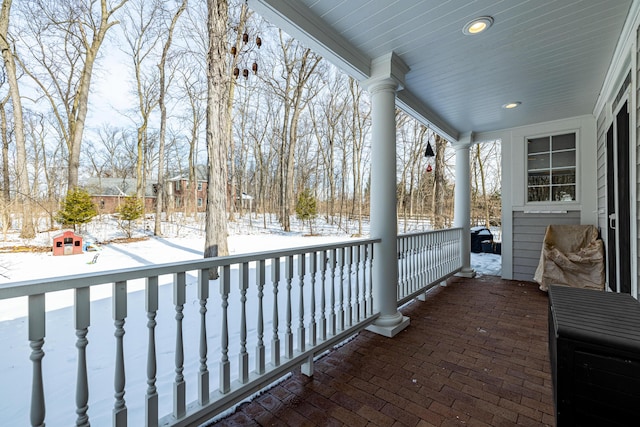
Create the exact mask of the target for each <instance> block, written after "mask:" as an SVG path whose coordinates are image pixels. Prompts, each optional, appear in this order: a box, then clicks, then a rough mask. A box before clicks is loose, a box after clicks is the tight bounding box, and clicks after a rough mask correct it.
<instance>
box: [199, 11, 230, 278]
mask: <svg viewBox="0 0 640 427" xmlns="http://www.w3.org/2000/svg"><path fill="white" fill-rule="evenodd" d="M207 10H208V16H207V31H208V36H209V50H208V52H207V118H206V123H207V126H206V128H207V138H206V139H207V154H208V160H209V161H208V172H207V178H208V180H207V181H208V182H207V184H208V185H207V211H206V220H205V243H204V256H205V258H208V257H215V256H223V255H227V254H228V253H229V249H228V246H227V218H226V215H225V211H226V205H227V197H226V195H227V188H226V187H227V185H226V184H227V174H226V158H227V151H226V149H227V146H228V143H229V141H228V135H229V134H228V132H227V123H228V122H229V110H228V109H227V108H226V105H227V96H228V95H229V92H228V86H227V85H228V80H229V76H228V72H227V68H226V57H227V19H228V4H227V1H226V0H207ZM209 277H210V278H211V279H216V278H217V277H218V272H217V269H211V270H210V271H209Z"/></svg>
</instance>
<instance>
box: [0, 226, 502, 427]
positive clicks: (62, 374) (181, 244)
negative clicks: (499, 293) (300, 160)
mask: <svg viewBox="0 0 640 427" xmlns="http://www.w3.org/2000/svg"><path fill="white" fill-rule="evenodd" d="M274 221H275V220H273V219H271V218H270V219H269V221H267V227H266V228H265V227H264V222H263V219H262V217H259V218H252V219H251V221H249V220H248V218H247V217H246V216H245V217H244V218H243V219H242V220H241V221H238V222H237V223H232V224H231V225H230V237H229V247H230V252H231V253H232V254H237V253H250V252H261V251H266V250H274V249H281V248H289V247H297V246H309V245H316V244H323V243H330V242H335V241H340V240H345V239H349V238H351V237H350V236H351V235H352V234H353V233H354V232H355V231H356V230H357V228H356V226H355V224H353V223H351V224H343V225H342V227H337V226H336V225H324V224H321V225H320V224H317V226H316V227H314V232H316V233H320V235H317V236H315V235H314V236H307V235H306V234H305V233H306V232H308V231H307V229H306V228H303V227H302V225H301V224H295V225H294V226H295V227H296V229H297V231H293V232H290V233H284V232H282V231H281V230H280V229H279V226H278V225H277V224H276V223H275V222H274ZM148 226H152V224H149V225H148ZM171 227H173V228H171ZM171 227H169V226H167V232H166V234H167V235H171V236H174V237H163V238H154V237H150V238H148V239H145V240H140V241H136V242H132V243H110V244H106V245H101V246H100V250H99V251H98V252H86V253H83V254H80V255H73V256H55V257H54V256H52V254H51V252H40V253H27V252H20V253H0V286H2V284H3V283H12V282H16V281H22V280H31V279H39V278H46V277H54V276H64V275H72V274H79V273H90V272H98V271H105V270H114V269H120V268H127V267H135V266H142V265H149V264H161V263H166V262H175V261H183V260H191V259H201V258H202V249H203V247H204V238H203V237H202V236H201V234H202V231H201V230H200V229H199V227H198V226H186V225H181V226H179V227H177V226H175V225H174V226H171ZM145 228H148V227H143V228H142V231H144V229H145ZM418 230H420V226H419V225H416V228H415V230H414V231H418ZM363 231H364V233H368V229H367V227H366V226H365V227H364V230H363ZM43 234H44V235H41V236H39V238H38V239H37V240H36V241H31V242H22V241H20V240H19V239H17V238H16V237H13V238H12V239H8V240H7V241H5V242H4V243H3V244H4V246H12V245H19V244H27V243H29V244H33V245H43V246H46V245H49V244H50V242H51V237H52V236H53V235H55V234H57V233H56V232H52V233H43ZM86 234H87V235H89V236H91V237H92V238H93V239H94V240H96V241H107V240H111V239H113V238H115V237H118V231H117V229H114V228H113V227H111V226H110V225H109V222H108V220H105V221H104V222H97V223H95V224H92V225H90V226H89V227H87V230H86ZM96 254H98V258H97V261H96V262H95V263H90V261H92V260H93V258H94V257H95V255H96ZM500 262H501V261H500V256H499V255H492V254H472V255H471V264H472V267H473V268H474V269H475V270H476V271H477V272H478V274H488V275H500V272H501V265H500ZM190 284H191V285H192V286H190ZM190 284H189V283H188V285H187V302H188V304H189V305H191V306H193V307H192V308H193V309H194V310H195V309H197V296H196V295H195V289H196V286H194V285H193V282H192V283H190ZM103 288H104V289H102V290H100V289H96V290H95V291H94V290H93V289H92V301H94V302H93V303H92V307H91V312H92V324H91V327H90V332H89V342H90V345H89V346H88V347H87V356H88V360H89V363H90V365H89V370H90V391H89V394H90V402H89V415H90V419H91V423H92V425H96V426H103V425H109V424H110V423H111V421H110V417H111V409H112V406H113V369H112V367H111V364H112V361H113V357H114V354H113V353H114V351H115V350H114V347H113V340H110V339H106V340H100V339H98V337H99V338H102V337H110V336H113V322H112V321H111V316H110V310H111V303H110V300H108V299H105V298H106V297H107V296H109V295H110V287H108V286H106V287H103ZM160 288H161V289H160V299H161V308H160V310H159V312H158V319H157V320H158V324H159V325H161V324H162V323H163V322H166V323H165V324H172V322H173V320H172V316H173V315H174V313H175V312H174V311H173V309H172V306H171V299H172V298H171V286H161V287H160ZM143 297H144V292H139V291H138V292H131V293H130V297H129V305H130V306H131V307H136V306H137V307H144V299H143ZM162 301H165V302H164V305H165V308H166V310H163V309H162V308H163V302H162ZM72 303H73V294H72V293H71V292H70V291H64V292H58V293H55V294H49V295H47V300H46V310H47V323H48V328H47V337H46V339H45V347H44V350H45V358H44V360H43V367H44V378H45V394H46V396H45V398H46V402H47V419H46V422H47V426H69V425H72V424H74V423H75V407H74V404H75V402H74V398H73V396H74V394H75V370H76V349H75V340H76V337H75V333H74V332H73V331H74V328H73V311H72V309H71V306H72ZM186 310H187V308H185V311H186ZM26 312H27V305H26V298H18V299H12V300H0V337H1V340H2V344H1V347H0V375H2V378H3V381H2V382H0V425H1V426H22V425H29V422H28V414H29V402H30V383H31V362H30V360H29V354H30V351H31V349H30V347H29V343H28V341H27V322H26V317H25V316H26ZM144 314H145V313H144V310H143V309H141V310H137V311H136V310H133V309H132V310H130V318H128V319H127V323H128V324H131V325H133V324H139V325H142V327H140V328H138V329H136V328H133V327H132V326H129V327H128V328H127V329H126V331H127V332H126V335H125V346H126V349H127V350H126V351H128V352H131V354H139V355H140V357H139V358H133V359H131V358H129V357H128V358H127V363H128V365H127V366H126V369H127V395H126V396H125V399H126V400H127V406H128V407H129V417H130V419H129V425H135V426H138V425H143V424H144V408H143V406H142V405H143V400H144V399H135V398H134V397H135V396H144V393H145V390H146V381H145V380H146V376H145V375H146V374H145V372H146V365H145V364H146V358H145V357H146V356H145V355H146V328H145V327H144V325H146V320H145V318H144ZM137 317H140V318H139V319H138V318H137ZM94 318H95V319H104V320H102V321H97V320H96V321H94V320H93V319H94ZM197 319H198V318H197V316H195V315H193V316H185V325H184V329H185V346H186V347H187V350H189V349H190V350H191V352H194V351H196V350H195V349H196V348H197V341H198V336H197V331H198V325H197ZM190 322H191V323H190ZM53 325H55V327H52V326H53ZM70 331H71V333H70ZM173 340H174V335H172V334H167V336H166V337H163V336H161V335H160V334H159V335H158V343H157V348H158V349H160V350H161V351H160V354H159V355H158V388H159V390H160V392H161V393H163V394H164V396H165V397H161V401H160V407H161V411H160V413H161V414H165V413H168V412H170V411H171V405H172V402H171V398H170V396H171V391H170V385H171V382H172V381H173V377H174V375H175V373H174V371H173V369H174V366H173V363H174V361H173V353H172V351H171V350H172V349H173V346H174V345H175V344H174V342H173ZM136 346H139V347H140V349H139V352H136V351H135V350H133V349H134V348H136ZM163 349H165V350H166V349H171V350H169V351H165V350H163ZM197 368H198V367H197V366H196V363H195V361H194V362H192V363H191V364H187V365H186V366H185V377H189V375H195V372H196V371H197ZM16 385H19V386H17V387H16ZM191 385H192V386H191V387H190V388H188V396H187V397H188V399H187V400H188V401H191V400H194V399H195V398H196V394H195V393H196V390H195V387H193V382H191ZM161 396H162V395H161ZM166 396H169V398H168V399H167V397H166Z"/></svg>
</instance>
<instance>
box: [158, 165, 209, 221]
mask: <svg viewBox="0 0 640 427" xmlns="http://www.w3.org/2000/svg"><path fill="white" fill-rule="evenodd" d="M165 194H166V195H167V198H166V200H167V203H169V204H170V206H171V209H172V210H183V209H184V208H185V207H187V206H188V204H189V201H190V200H191V201H192V203H193V206H195V208H196V211H197V212H205V211H206V208H207V203H206V202H207V168H206V166H198V167H196V182H195V186H194V188H193V189H189V175H188V174H181V175H177V176H175V177H173V178H170V179H168V180H167V184H166V186H165Z"/></svg>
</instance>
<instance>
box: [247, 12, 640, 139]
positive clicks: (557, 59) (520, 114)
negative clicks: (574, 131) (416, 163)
mask: <svg viewBox="0 0 640 427" xmlns="http://www.w3.org/2000/svg"><path fill="white" fill-rule="evenodd" d="M632 2H633V0H616V1H602V0H518V1H513V0H498V1H496V0H493V1H491V0H476V1H459V0H250V1H249V4H250V7H252V8H253V9H254V10H256V12H258V13H259V14H260V15H262V16H263V17H264V18H266V19H267V20H269V21H270V22H272V23H273V24H274V25H276V26H278V27H280V28H282V29H283V30H284V31H285V32H287V33H288V34H290V35H291V36H293V37H295V38H297V39H299V40H300V41H302V42H303V43H305V44H306V45H307V46H308V47H310V48H312V49H313V50H314V51H316V52H317V53H319V54H321V55H323V56H324V57H325V58H326V59H328V60H329V61H330V62H332V63H334V64H335V65H337V66H338V67H340V68H341V69H343V70H344V71H346V72H347V73H349V74H350V75H352V76H354V77H356V78H357V79H359V80H362V79H365V78H367V77H368V76H369V73H370V65H371V60H372V59H374V58H377V57H380V56H382V55H385V54H387V53H389V52H392V51H393V52H395V53H396V54H397V55H398V56H399V57H400V58H401V59H402V60H403V61H404V62H405V63H406V64H407V65H408V66H409V67H410V71H409V73H408V74H407V75H406V85H405V89H404V90H402V91H401V92H399V94H398V103H399V106H400V107H402V108H404V109H405V110H407V111H408V112H410V113H412V114H413V115H414V116H416V117H418V118H420V117H421V118H423V119H426V121H428V122H429V123H431V125H432V126H433V127H434V128H436V129H438V130H439V131H440V132H441V133H443V134H444V135H445V136H447V137H448V138H449V139H451V140H456V139H458V138H459V137H460V135H464V134H467V133H469V132H486V131H492V130H498V129H505V128H510V127H515V126H522V125H527V124H532V123H538V122H543V121H548V120H554V119H560V118H566V117H574V116H579V115H584V114H591V113H593V110H594V106H595V104H596V101H597V98H598V94H599V93H600V90H601V88H602V84H603V81H604V79H605V74H606V72H607V69H608V67H609V64H610V62H611V59H612V57H613V52H614V50H615V47H616V43H617V41H618V38H619V36H620V34H621V32H622V28H623V26H624V22H625V19H626V17H627V14H628V13H629V10H630V5H631V3H632ZM483 15H488V16H491V17H493V18H494V21H495V22H494V24H493V26H492V27H491V28H490V29H489V30H488V31H486V32H485V33H483V34H480V35H476V36H466V35H464V34H463V33H462V28H463V26H464V25H465V24H466V23H467V22H469V21H470V20H472V19H473V18H476V17H479V16H483ZM512 101H520V102H522V105H521V106H520V107H519V108H516V109H513V110H505V109H503V108H502V105H503V104H505V103H507V102H512ZM423 121H424V120H423Z"/></svg>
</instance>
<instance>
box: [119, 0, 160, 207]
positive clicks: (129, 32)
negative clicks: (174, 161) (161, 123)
mask: <svg viewBox="0 0 640 427" xmlns="http://www.w3.org/2000/svg"><path fill="white" fill-rule="evenodd" d="M161 13H162V10H161V7H160V3H159V2H158V1H151V2H150V1H145V0H131V1H130V3H129V7H128V14H127V15H126V16H125V18H124V19H123V23H122V28H123V30H124V38H125V40H126V42H127V45H128V48H129V55H131V60H132V63H133V71H134V73H133V74H134V80H135V95H136V100H137V102H138V108H137V113H138V114H139V115H140V122H139V123H138V128H137V131H136V134H137V156H136V159H137V162H136V195H137V197H138V198H139V199H141V198H143V197H144V188H145V180H146V175H145V173H144V172H145V171H144V165H145V161H146V157H147V154H148V151H149V147H148V140H149V134H148V129H149V119H150V116H151V113H152V112H153V110H154V109H155V108H156V106H157V105H158V92H159V83H158V79H159V76H158V68H156V67H155V66H151V65H149V66H147V65H146V64H148V63H149V64H153V61H154V60H155V58H154V53H156V52H155V50H156V45H157V44H158V43H159V42H160V36H161V29H160V25H159V22H160V19H161Z"/></svg>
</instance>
